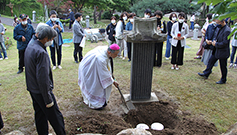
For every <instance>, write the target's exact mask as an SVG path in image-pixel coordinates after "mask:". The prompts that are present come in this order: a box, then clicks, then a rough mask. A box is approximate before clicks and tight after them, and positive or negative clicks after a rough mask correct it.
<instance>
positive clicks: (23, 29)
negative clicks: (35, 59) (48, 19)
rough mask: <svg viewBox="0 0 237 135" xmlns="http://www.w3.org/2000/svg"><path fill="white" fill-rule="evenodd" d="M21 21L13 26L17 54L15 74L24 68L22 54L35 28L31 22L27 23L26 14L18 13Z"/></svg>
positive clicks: (23, 54)
mask: <svg viewBox="0 0 237 135" xmlns="http://www.w3.org/2000/svg"><path fill="white" fill-rule="evenodd" d="M20 20H21V23H20V24H19V25H17V26H16V27H15V28H14V31H13V37H14V39H15V40H16V41H17V49H18V55H19V67H18V69H19V70H18V72H17V74H20V73H22V72H23V70H24V66H25V64H24V56H25V49H26V47H27V45H28V43H29V42H30V40H31V38H32V36H33V35H34V34H35V30H34V28H33V26H32V25H31V24H28V22H27V17H26V14H21V15H20Z"/></svg>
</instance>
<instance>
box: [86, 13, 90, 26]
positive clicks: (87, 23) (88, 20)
mask: <svg viewBox="0 0 237 135" xmlns="http://www.w3.org/2000/svg"><path fill="white" fill-rule="evenodd" d="M89 27H90V16H89V15H87V16H86V28H89Z"/></svg>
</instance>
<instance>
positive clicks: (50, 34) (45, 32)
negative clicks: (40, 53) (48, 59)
mask: <svg viewBox="0 0 237 135" xmlns="http://www.w3.org/2000/svg"><path fill="white" fill-rule="evenodd" d="M56 36H57V32H56V31H55V30H54V29H53V28H51V27H48V26H47V27H43V28H42V30H41V31H39V34H38V39H39V40H42V39H44V38H45V37H47V38H48V39H50V40H51V39H53V38H54V37H56Z"/></svg>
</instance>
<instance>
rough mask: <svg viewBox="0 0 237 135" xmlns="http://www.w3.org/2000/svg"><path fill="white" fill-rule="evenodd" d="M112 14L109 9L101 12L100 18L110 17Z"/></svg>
mask: <svg viewBox="0 0 237 135" xmlns="http://www.w3.org/2000/svg"><path fill="white" fill-rule="evenodd" d="M112 16H113V15H112V14H111V13H110V12H109V11H105V12H104V13H103V14H102V19H110V18H111V17H112Z"/></svg>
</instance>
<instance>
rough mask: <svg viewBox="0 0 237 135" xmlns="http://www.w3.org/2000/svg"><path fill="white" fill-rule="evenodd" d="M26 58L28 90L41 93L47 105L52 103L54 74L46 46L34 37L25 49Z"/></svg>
mask: <svg viewBox="0 0 237 135" xmlns="http://www.w3.org/2000/svg"><path fill="white" fill-rule="evenodd" d="M24 60H25V75H26V85H27V90H28V91H30V92H32V93H36V94H41V95H42V96H43V99H44V102H45V105H47V104H50V103H51V102H52V101H53V99H52V97H51V94H50V92H51V91H52V90H53V76H52V71H51V67H50V60H49V55H48V53H47V51H46V48H45V47H44V45H43V44H42V43H41V42H40V41H38V40H36V39H33V41H32V42H30V44H29V45H28V46H27V48H26V50H25V59H24Z"/></svg>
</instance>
